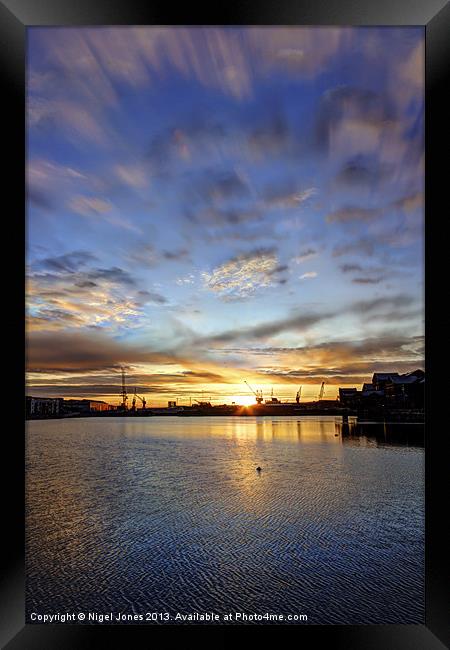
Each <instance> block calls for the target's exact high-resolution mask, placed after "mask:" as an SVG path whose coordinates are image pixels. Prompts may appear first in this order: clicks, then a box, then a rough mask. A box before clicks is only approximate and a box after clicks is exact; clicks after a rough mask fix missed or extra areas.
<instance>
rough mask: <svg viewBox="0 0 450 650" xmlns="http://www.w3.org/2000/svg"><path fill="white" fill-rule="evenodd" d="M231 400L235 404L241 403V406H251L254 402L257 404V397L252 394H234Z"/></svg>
mask: <svg viewBox="0 0 450 650" xmlns="http://www.w3.org/2000/svg"><path fill="white" fill-rule="evenodd" d="M230 401H231V402H234V403H235V404H240V405H241V406H251V405H252V404H255V398H254V397H253V396H252V395H233V396H232V397H231V400H230Z"/></svg>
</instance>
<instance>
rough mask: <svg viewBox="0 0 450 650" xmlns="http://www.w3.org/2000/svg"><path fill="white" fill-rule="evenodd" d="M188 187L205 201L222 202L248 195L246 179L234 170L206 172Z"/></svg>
mask: <svg viewBox="0 0 450 650" xmlns="http://www.w3.org/2000/svg"><path fill="white" fill-rule="evenodd" d="M190 189H191V190H192V191H193V192H194V194H195V195H196V196H197V197H198V198H200V199H201V200H202V201H206V202H210V201H214V202H222V201H225V200H228V199H234V198H238V199H239V198H245V197H247V196H248V195H249V188H248V185H247V182H246V180H245V179H244V178H243V177H242V175H241V174H239V173H238V172H236V171H235V170H228V171H216V172H208V173H207V174H204V175H202V177H201V178H200V179H199V181H198V182H197V183H195V184H194V186H193V187H192V188H190Z"/></svg>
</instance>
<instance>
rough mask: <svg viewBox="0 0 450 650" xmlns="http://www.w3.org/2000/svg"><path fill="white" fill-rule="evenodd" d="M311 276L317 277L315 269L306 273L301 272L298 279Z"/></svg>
mask: <svg viewBox="0 0 450 650" xmlns="http://www.w3.org/2000/svg"><path fill="white" fill-rule="evenodd" d="M312 278H317V272H316V271H308V273H303V275H301V276H300V280H309V279H312Z"/></svg>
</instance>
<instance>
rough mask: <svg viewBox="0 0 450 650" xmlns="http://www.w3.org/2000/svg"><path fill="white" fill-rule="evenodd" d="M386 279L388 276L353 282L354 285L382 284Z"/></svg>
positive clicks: (354, 280)
mask: <svg viewBox="0 0 450 650" xmlns="http://www.w3.org/2000/svg"><path fill="white" fill-rule="evenodd" d="M385 279H386V276H384V275H380V276H379V277H378V278H353V279H352V282H353V283H354V284H380V282H382V281H383V280H385Z"/></svg>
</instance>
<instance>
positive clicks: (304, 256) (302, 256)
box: [292, 248, 317, 264]
mask: <svg viewBox="0 0 450 650" xmlns="http://www.w3.org/2000/svg"><path fill="white" fill-rule="evenodd" d="M316 255H317V251H316V250H315V249H314V248H305V249H303V250H302V251H300V253H299V254H298V255H296V256H295V257H293V258H292V261H293V262H295V264H303V262H308V261H309V260H311V259H312V258H313V257H316Z"/></svg>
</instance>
